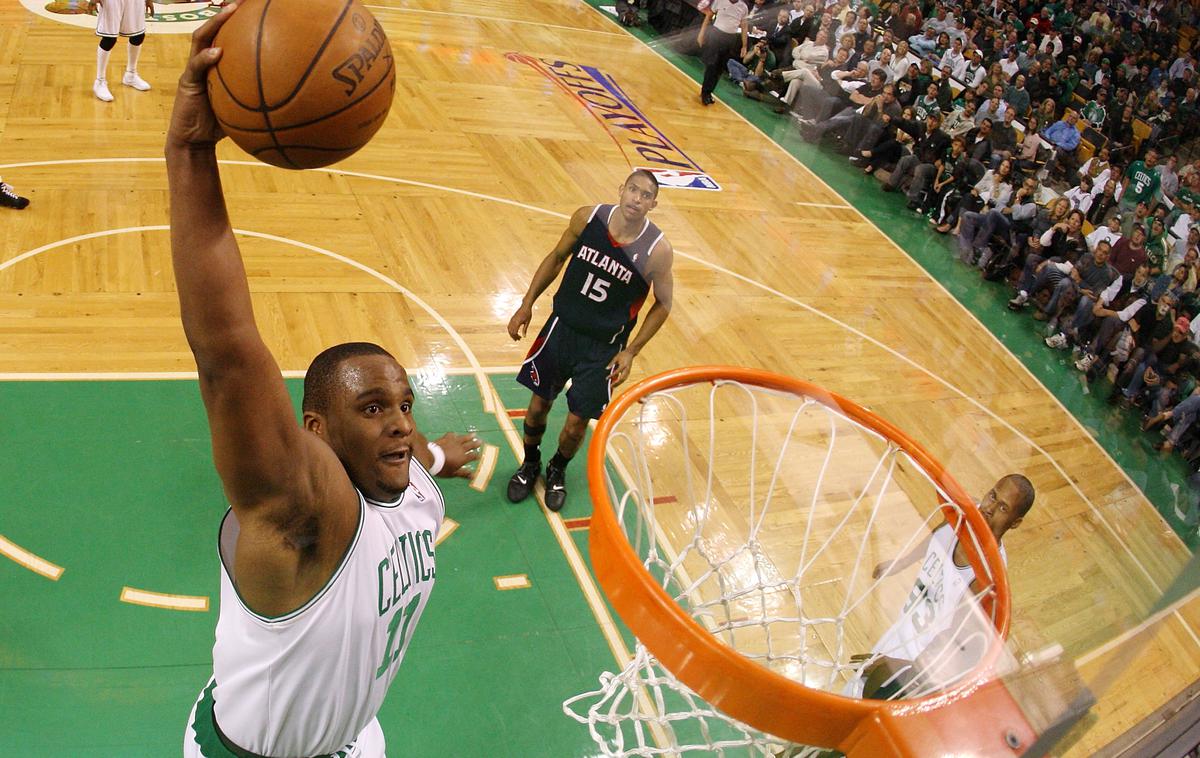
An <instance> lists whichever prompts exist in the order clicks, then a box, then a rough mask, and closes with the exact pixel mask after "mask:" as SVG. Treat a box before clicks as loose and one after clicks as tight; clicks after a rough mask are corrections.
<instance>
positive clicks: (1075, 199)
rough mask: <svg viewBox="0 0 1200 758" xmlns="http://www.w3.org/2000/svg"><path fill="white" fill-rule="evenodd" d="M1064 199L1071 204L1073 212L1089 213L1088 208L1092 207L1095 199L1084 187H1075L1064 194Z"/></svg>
mask: <svg viewBox="0 0 1200 758" xmlns="http://www.w3.org/2000/svg"><path fill="white" fill-rule="evenodd" d="M1063 197H1065V198H1066V199H1067V202H1069V203H1070V204H1071V210H1073V211H1075V210H1077V211H1081V212H1083V213H1087V212H1088V208H1091V207H1092V200H1093V199H1094V198H1093V196H1092V193H1091V192H1084V191H1083V188H1082V187H1079V186H1075V187H1072V188H1071V189H1069V190H1067V191H1066V192H1064V193H1063Z"/></svg>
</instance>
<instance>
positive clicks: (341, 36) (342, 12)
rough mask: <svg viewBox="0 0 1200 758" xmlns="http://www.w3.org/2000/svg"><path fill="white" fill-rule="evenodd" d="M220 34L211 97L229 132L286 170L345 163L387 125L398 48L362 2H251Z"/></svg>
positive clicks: (248, 148) (254, 152)
mask: <svg viewBox="0 0 1200 758" xmlns="http://www.w3.org/2000/svg"><path fill="white" fill-rule="evenodd" d="M239 5H240V7H239V8H238V10H237V11H236V12H235V13H234V14H233V17H232V18H230V19H229V20H228V21H226V22H225V25H224V26H223V27H221V30H220V32H219V33H218V34H217V37H216V41H215V42H214V43H213V44H214V46H215V47H219V48H221V50H222V52H221V59H220V61H218V63H217V65H216V66H214V67H213V68H212V69H210V70H209V74H208V98H209V102H211V103H212V108H213V112H214V113H215V114H216V117H217V120H218V121H219V122H220V124H221V127H222V128H223V129H224V130H225V133H226V134H228V135H229V136H230V138H232V139H233V141H234V142H235V143H237V145H238V146H239V147H241V148H242V149H243V150H245V151H246V152H247V153H250V155H252V156H254V157H255V158H257V159H259V160H260V161H263V162H265V163H269V164H271V165H273V166H280V167H282V168H292V169H301V168H319V167H321V166H328V165H329V164H331V163H336V162H337V161H340V160H342V159H343V158H346V157H348V156H350V155H352V154H353V153H354V152H355V151H357V150H358V149H359V148H361V147H362V146H363V145H365V144H367V142H368V141H369V140H370V139H371V137H372V136H374V134H375V132H377V131H379V128H380V127H381V126H383V122H384V120H385V119H386V118H387V114H388V109H389V108H391V104H392V95H393V93H394V92H395V89H396V71H395V66H394V63H393V60H392V48H391V45H390V44H389V43H388V39H387V35H385V34H384V32H383V27H381V26H380V25H379V22H378V21H376V20H375V17H374V16H372V15H371V13H370V11H368V10H367V9H366V8H365V7H364V6H363V5H362V4H361V3H360V2H359V0H244V2H242V3H240V4H239Z"/></svg>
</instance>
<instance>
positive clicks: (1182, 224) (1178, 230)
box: [1171, 213, 1192, 242]
mask: <svg viewBox="0 0 1200 758" xmlns="http://www.w3.org/2000/svg"><path fill="white" fill-rule="evenodd" d="M1191 226H1192V215H1191V214H1190V213H1180V214H1179V218H1178V219H1176V221H1175V223H1174V224H1172V225H1171V236H1172V237H1174V238H1175V239H1180V240H1183V241H1184V242H1187V238H1188V229H1190V228H1191Z"/></svg>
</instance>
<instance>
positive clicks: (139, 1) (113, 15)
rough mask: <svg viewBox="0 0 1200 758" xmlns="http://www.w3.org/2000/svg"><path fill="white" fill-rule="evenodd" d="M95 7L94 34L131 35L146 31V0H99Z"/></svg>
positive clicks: (102, 35)
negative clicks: (98, 4)
mask: <svg viewBox="0 0 1200 758" xmlns="http://www.w3.org/2000/svg"><path fill="white" fill-rule="evenodd" d="M101 2H103V3H104V4H103V5H101V6H100V7H99V8H97V9H96V35H97V36H100V37H118V36H120V37H133V36H136V35H138V34H145V33H146V0H101Z"/></svg>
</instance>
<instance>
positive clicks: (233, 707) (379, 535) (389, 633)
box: [202, 459, 445, 758]
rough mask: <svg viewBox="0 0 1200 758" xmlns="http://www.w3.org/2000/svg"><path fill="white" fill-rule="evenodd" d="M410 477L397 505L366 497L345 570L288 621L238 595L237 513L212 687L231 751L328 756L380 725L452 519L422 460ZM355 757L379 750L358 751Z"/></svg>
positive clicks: (229, 525) (225, 548) (228, 535)
mask: <svg viewBox="0 0 1200 758" xmlns="http://www.w3.org/2000/svg"><path fill="white" fill-rule="evenodd" d="M410 470H411V482H410V484H409V486H408V489H406V490H405V491H404V495H403V496H402V497H401V499H400V501H399V502H397V503H392V504H385V503H376V502H373V501H371V500H367V499H366V498H365V497H363V496H362V494H361V493H359V499H360V501H361V511H360V517H359V527H358V531H357V533H356V534H355V536H354V539H353V540H352V541H351V543H350V547H349V549H348V550H347V553H346V556H345V558H344V559H343V560H342V563H341V565H340V566H338V568H337V569H336V570H335V571H334V573H333V576H332V577H331V578H330V579H329V582H328V583H327V584H326V585H325V587H324V588H323V589H322V590H321V591H320V592H318V593H317V595H316V596H315V597H313V598H312V600H310V601H309V602H308V603H306V604H305V605H304V606H303V607H301V608H299V609H297V610H295V611H292V612H291V613H289V614H287V615H285V616H280V617H278V618H265V617H263V616H260V615H259V614H257V613H254V612H253V611H251V610H250V609H249V608H247V607H246V606H245V604H243V603H242V601H241V599H240V598H239V597H238V595H237V591H236V589H235V588H234V585H233V582H232V581H231V580H230V575H229V572H230V570H231V567H232V566H233V565H234V562H233V557H234V548H235V546H236V544H237V534H238V525H237V520H236V519H235V518H234V516H233V513H232V511H230V512H229V513H228V514H227V515H226V517H225V521H224V522H223V523H222V525H221V536H220V552H221V564H222V565H221V614H220V618H219V619H218V621H217V641H216V644H215V645H214V646H213V680H214V682H215V685H214V684H211V683H210V687H209V689H210V691H211V698H212V700H213V701H214V702H213V704H212V708H213V713H214V715H215V720H216V723H217V726H218V728H219V729H220V731H221V733H222V734H223V735H224V736H225V737H227V738H228V740H229V741H230V742H232V743H234V744H235V745H237V746H238V747H240V748H243V749H244V750H248V751H251V752H253V753H257V754H259V755H265V756H313V755H325V754H330V753H335V752H336V751H339V750H341V749H342V748H346V747H347V746H349V745H350V743H352V742H353V741H354V740H355V739H356V738H357V737H358V736H359V735H360V733H362V732H363V730H364V729H366V728H367V727H368V726H369V725H372V726H373V721H374V719H375V714H376V713H377V712H378V711H379V708H380V706H381V705H382V704H383V698H384V696H385V695H386V694H387V690H388V685H390V684H391V682H392V679H393V678H394V677H395V676H396V671H397V670H398V669H399V667H400V661H401V659H403V657H404V651H405V649H406V648H407V647H408V643H409V640H411V639H412V636H413V632H414V630H416V628H417V623H418V621H420V618H421V613H422V612H423V611H424V610H425V605H426V603H427V602H428V601H429V594H430V591H431V590H432V589H433V583H434V578H435V576H436V572H435V570H434V549H433V546H434V543H435V542H436V540H437V535H438V530H439V529H440V528H441V524H442V518H443V517H444V516H445V504H444V502H443V500H442V494H441V492H440V491H439V490H438V487H437V485H436V484H435V483H434V481H433V477H431V476H430V475H429V474H428V473H427V472H426V471H425V469H424V468H423V467H422V466H421V465H420V463H418V462H417V461H416V460H415V459H412V461H411V469H410ZM202 710H203V709H202ZM374 731H375V732H378V727H377V726H374ZM380 737H381V735H380ZM379 741H380V742H382V740H381V739H380V740H379ZM372 742H374V740H372ZM344 754H350V755H366V756H367V758H370V757H371V756H373V755H375V754H376V751H374V750H370V751H367V750H364V749H363V746H362V745H358V746H354V747H351V748H350V749H348V750H347V752H346V753H344ZM378 755H382V744H380V745H379V746H378Z"/></svg>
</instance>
